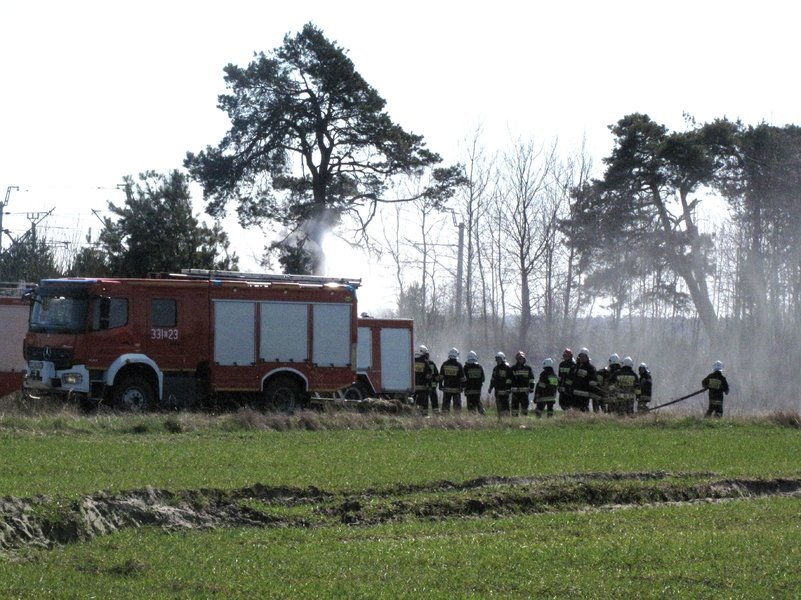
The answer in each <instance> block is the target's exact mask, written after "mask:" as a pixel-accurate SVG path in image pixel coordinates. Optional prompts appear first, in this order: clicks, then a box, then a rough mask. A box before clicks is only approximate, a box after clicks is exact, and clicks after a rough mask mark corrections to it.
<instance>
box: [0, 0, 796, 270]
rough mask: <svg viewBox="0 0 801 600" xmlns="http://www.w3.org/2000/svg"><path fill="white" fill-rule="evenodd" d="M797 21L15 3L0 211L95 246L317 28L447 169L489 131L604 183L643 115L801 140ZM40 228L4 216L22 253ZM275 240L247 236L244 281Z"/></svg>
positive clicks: (727, 6) (10, 8) (580, 10)
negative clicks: (143, 177) (245, 86)
mask: <svg viewBox="0 0 801 600" xmlns="http://www.w3.org/2000/svg"><path fill="white" fill-rule="evenodd" d="M657 5H658V6H659V8H657ZM800 13H801V10H799V9H798V8H797V7H796V5H795V4H794V3H790V2H778V1H774V0H767V1H762V2H748V3H746V2H718V1H703V0H695V1H693V2H688V1H685V0H681V1H674V2H671V3H667V2H660V3H651V2H643V1H631V2H622V1H613V0H608V1H606V2H598V1H586V2H585V1H577V0H561V1H558V2H557V1H553V2H547V3H546V2H517V1H508V0H494V1H492V2H469V1H468V2H438V1H436V0H428V1H427V2H422V1H418V0H411V1H407V2H404V3H383V2H375V1H372V2H368V1H365V2H361V1H358V2H357V1H348V0H340V1H338V2H331V1H330V0H329V1H317V0H306V1H304V2H295V3H291V2H265V1H262V2H248V1H244V0H227V1H226V2H216V3H206V2H197V1H196V0H195V1H191V2H189V1H170V0H160V1H151V0H140V1H138V2H124V3H123V2H113V1H108V0H106V1H103V2H89V1H82V0H74V1H72V2H64V1H54V0H45V1H40V2H36V1H33V0H31V1H28V2H22V1H9V2H3V3H2V4H0V23H1V24H2V28H0V90H2V94H1V95H0V194H2V196H0V198H4V197H5V193H6V189H7V187H8V186H19V187H20V190H19V191H17V190H12V191H11V194H10V198H9V200H10V201H9V206H8V207H7V208H6V211H7V212H11V213H25V212H27V211H39V210H49V209H51V208H55V211H54V214H55V215H56V216H57V217H56V218H53V219H50V220H49V224H50V226H51V235H53V236H54V237H61V238H62V239H75V236H76V232H78V231H84V230H85V229H86V228H87V227H93V228H94V230H95V233H96V229H97V226H99V224H100V223H99V221H98V220H97V218H96V217H95V216H94V215H93V214H92V212H91V209H96V210H99V211H101V214H102V213H103V212H104V211H105V208H106V201H107V200H114V201H117V202H119V201H121V200H122V199H123V197H122V194H121V192H119V191H117V190H115V185H116V184H117V183H119V182H120V181H121V178H122V176H123V175H127V174H132V175H135V174H137V173H139V172H141V171H145V170H148V169H154V170H157V171H162V172H165V171H168V170H170V169H173V168H180V167H181V165H182V162H183V159H184V156H185V154H186V152H187V151H198V150H200V149H202V148H203V147H205V146H206V145H207V144H212V145H216V144H217V143H218V142H219V140H220V139H221V137H222V135H223V134H224V133H225V131H226V130H227V128H228V121H227V118H226V116H225V114H224V113H223V112H222V111H220V110H219V109H217V108H216V103H217V96H218V95H219V94H220V93H223V92H225V88H224V84H223V72H222V69H223V67H224V66H225V65H226V64H227V63H235V64H238V65H242V66H244V65H246V64H247V63H248V61H249V60H250V59H251V57H252V55H253V52H254V51H264V52H269V51H270V50H272V49H274V48H276V47H277V46H280V45H281V43H282V40H283V36H284V35H285V34H286V33H288V32H291V33H295V32H297V31H299V30H300V29H301V28H302V26H303V25H304V24H305V23H307V22H309V21H312V22H314V23H315V24H316V25H317V26H318V27H320V28H321V29H322V30H323V31H324V33H325V34H326V36H327V37H328V38H329V39H332V40H335V41H337V42H338V43H339V44H340V45H341V46H343V47H344V48H346V49H347V50H348V54H349V56H350V58H351V59H352V60H353V61H354V63H355V65H356V68H357V70H358V71H359V72H360V73H361V74H362V75H363V76H364V78H365V79H366V80H367V82H368V83H370V84H371V85H372V86H373V87H375V88H376V89H377V90H378V92H379V93H380V94H381V95H382V96H383V97H384V98H385V99H386V100H387V110H388V112H389V114H390V116H391V117H392V118H393V119H394V120H395V121H396V122H398V123H399V124H401V125H402V126H403V127H405V128H406V129H407V130H411V131H413V132H415V133H419V134H422V135H424V136H425V138H426V140H427V142H428V146H429V148H430V149H432V150H434V151H436V152H439V153H440V154H441V155H442V156H443V158H445V160H446V161H447V162H454V161H458V160H459V159H460V155H459V143H460V140H463V139H464V138H465V137H466V136H468V135H469V134H470V132H471V131H473V130H474V129H475V128H476V126H477V125H478V124H479V123H481V124H482V126H483V129H484V131H485V139H486V143H487V144H488V145H489V146H490V147H503V146H504V145H505V144H508V143H509V140H510V139H512V138H518V137H522V138H526V139H535V140H542V141H543V142H550V141H553V140H554V139H555V138H557V137H558V139H559V143H560V147H561V148H563V149H564V150H565V151H566V152H567V151H569V150H573V149H576V148H577V147H578V146H579V144H580V143H581V140H582V138H584V137H586V140H587V147H588V148H589V150H590V151H591V153H592V154H593V156H594V159H595V162H596V164H598V165H600V159H601V158H602V157H603V156H604V155H605V154H607V153H608V152H609V150H610V149H611V143H612V140H611V136H610V135H609V132H608V129H607V126H608V125H609V124H611V123H614V122H615V121H617V120H618V119H620V118H621V117H622V116H623V115H625V114H627V113H630V112H634V111H638V112H645V113H648V114H649V115H651V117H652V118H654V119H655V120H657V121H659V122H661V123H663V124H665V125H667V126H668V127H671V128H681V127H682V123H683V118H682V115H683V113H685V112H686V113H689V114H691V115H693V116H694V117H696V118H697V119H698V120H701V121H704V120H709V119H714V118H716V117H723V116H726V117H729V118H732V119H737V118H740V119H742V120H743V121H744V122H746V123H749V124H756V123H758V122H760V121H767V122H770V123H773V124H776V125H784V124H787V123H795V124H801V93H800V92H801V84H800V83H799V77H798V59H799V55H800V54H801V52H799V36H798V31H797V30H798V24H799V16H800ZM196 202H197V210H198V212H200V211H201V210H202V204H201V199H200V198H197V199H196ZM27 226H28V220H27V219H26V215H25V214H11V215H6V217H5V221H4V227H6V228H9V229H11V230H12V232H14V235H18V234H21V233H22V232H24V230H25V229H26V228H27ZM260 241H261V240H259V239H258V238H257V236H255V235H250V236H247V235H239V236H237V244H238V247H237V250H238V252H239V254H240V256H241V257H242V258H243V265H242V266H243V267H244V268H249V269H250V268H254V263H253V260H252V258H250V257H251V256H253V255H258V254H260V252H261V244H260ZM8 242H9V240H8V238H4V242H3V245H4V246H6V245H7V244H8ZM349 275H351V276H362V275H361V274H359V273H349Z"/></svg>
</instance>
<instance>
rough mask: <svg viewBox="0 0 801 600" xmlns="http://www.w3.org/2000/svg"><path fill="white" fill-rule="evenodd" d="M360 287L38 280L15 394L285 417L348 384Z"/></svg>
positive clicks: (205, 278) (193, 279) (284, 280)
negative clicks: (240, 401) (245, 403)
mask: <svg viewBox="0 0 801 600" xmlns="http://www.w3.org/2000/svg"><path fill="white" fill-rule="evenodd" d="M359 284H360V280H352V279H339V278H327V277H315V276H298V275H280V274H277V275H271V274H252V273H238V272H230V271H226V272H215V271H201V270H186V271H184V272H182V273H181V274H171V275H164V276H162V277H159V278H151V279H47V280H43V281H42V282H41V284H40V285H39V286H38V288H37V289H36V290H35V291H34V295H33V303H32V308H31V316H30V326H29V330H28V333H27V335H26V336H25V343H24V356H25V360H26V361H27V366H28V373H27V376H26V378H25V382H24V389H25V391H26V393H29V394H33V395H44V394H46V395H60V396H63V397H68V396H72V397H75V398H76V399H78V400H80V401H81V402H84V403H87V404H89V405H90V406H93V405H96V404H97V403H99V402H104V403H107V404H111V405H112V406H114V407H115V408H119V409H123V410H136V411H141V410H147V409H148V408H151V407H153V406H155V405H161V406H164V407H190V406H194V405H196V404H198V403H199V402H202V401H205V400H207V399H209V398H220V397H225V396H226V395H238V396H239V397H242V396H244V397H254V398H258V399H259V401H260V402H261V403H263V404H264V405H265V406H268V407H275V408H278V409H281V410H291V409H292V408H294V406H295V405H296V404H300V403H304V402H306V401H308V400H309V398H311V397H312V396H323V395H334V394H338V393H341V392H342V391H344V390H345V389H346V388H348V387H349V386H351V384H352V383H353V381H354V380H355V364H356V343H357V312H356V289H357V288H358V286H359Z"/></svg>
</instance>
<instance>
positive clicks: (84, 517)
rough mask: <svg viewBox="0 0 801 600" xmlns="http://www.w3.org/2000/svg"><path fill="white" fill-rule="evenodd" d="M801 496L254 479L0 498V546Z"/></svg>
mask: <svg viewBox="0 0 801 600" xmlns="http://www.w3.org/2000/svg"><path fill="white" fill-rule="evenodd" d="M789 494H792V495H801V478H799V479H792V478H774V479H726V478H720V477H717V476H715V475H714V474H712V473H668V472H662V471H658V472H646V473H586V474H577V475H557V476H544V477H482V478H478V479H473V480H469V481H464V482H450V481H439V482H433V483H430V484H426V485H410V486H397V487H388V488H382V489H366V490H361V491H348V492H339V493H333V492H326V491H323V490H320V489H317V488H315V487H309V488H292V487H270V486H264V485H261V484H256V485H254V486H251V487H247V488H241V489H237V490H218V489H198V490H186V491H181V492H172V491H167V490H159V489H154V488H145V489H141V490H133V491H127V492H120V493H106V492H100V493H97V494H94V495H91V496H86V497H84V498H80V499H77V500H64V499H58V498H52V497H48V496H37V497H35V498H27V499H23V498H4V499H0V551H1V552H5V553H8V552H14V551H15V550H19V549H23V548H28V547H44V548H49V547H52V546H54V545H57V544H69V543H74V542H79V541H87V540H91V539H93V538H95V537H97V536H101V535H106V534H110V533H113V532H115V531H119V530H122V529H126V528H135V527H145V526H150V527H158V528H161V529H164V530H168V531H169V530H177V529H208V528H217V527H320V526H326V525H339V524H348V525H373V524H379V523H386V522H393V521H401V520H410V519H418V520H420V519H422V520H432V519H446V518H468V517H469V518H478V517H483V518H493V517H502V516H507V515H514V514H536V513H545V512H551V513H552V512H558V511H569V510H588V509H616V508H622V507H633V506H643V505H659V504H666V503H675V502H694V501H719V500H726V499H736V498H743V499H745V498H757V497H763V496H777V495H789Z"/></svg>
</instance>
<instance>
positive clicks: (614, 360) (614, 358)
mask: <svg viewBox="0 0 801 600" xmlns="http://www.w3.org/2000/svg"><path fill="white" fill-rule="evenodd" d="M609 365H610V366H611V365H618V366H620V357H619V356H618V355H617V352H613V353H612V354H610V355H609Z"/></svg>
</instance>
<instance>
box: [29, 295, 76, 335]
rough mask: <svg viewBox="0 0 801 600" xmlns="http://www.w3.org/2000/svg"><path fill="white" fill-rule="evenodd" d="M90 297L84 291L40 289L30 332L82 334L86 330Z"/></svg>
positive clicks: (34, 304) (34, 303)
mask: <svg viewBox="0 0 801 600" xmlns="http://www.w3.org/2000/svg"><path fill="white" fill-rule="evenodd" d="M88 308H89V297H88V296H87V295H86V293H85V291H84V290H80V292H78V291H73V290H56V289H52V288H51V289H40V290H39V291H38V292H37V294H36V297H35V299H34V302H33V309H32V310H31V322H30V330H31V331H39V332H43V333H82V332H83V331H85V330H86V314H87V311H88Z"/></svg>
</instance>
